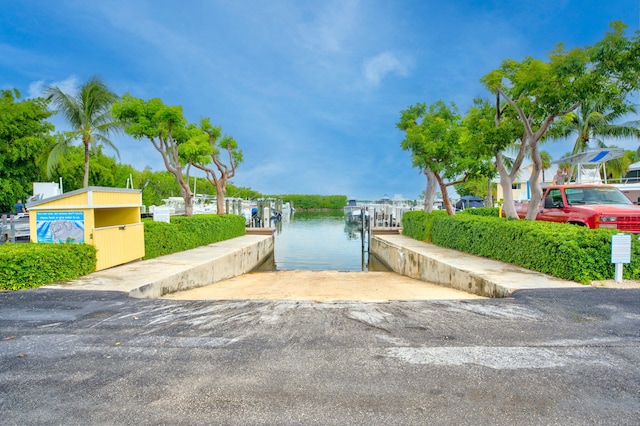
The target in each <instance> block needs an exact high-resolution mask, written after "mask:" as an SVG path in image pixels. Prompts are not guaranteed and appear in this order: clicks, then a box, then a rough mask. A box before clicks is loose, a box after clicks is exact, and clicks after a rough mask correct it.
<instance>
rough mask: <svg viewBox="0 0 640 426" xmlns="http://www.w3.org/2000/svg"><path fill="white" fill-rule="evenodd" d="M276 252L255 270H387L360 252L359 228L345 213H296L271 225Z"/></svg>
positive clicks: (372, 258)
mask: <svg viewBox="0 0 640 426" xmlns="http://www.w3.org/2000/svg"><path fill="white" fill-rule="evenodd" d="M273 226H274V227H275V228H276V233H275V249H274V255H273V257H272V259H267V260H266V261H265V263H263V264H262V265H261V266H260V268H258V270H260V271H274V270H280V271H285V270H312V271H322V270H331V271H387V268H386V267H385V266H384V265H382V263H381V262H380V261H378V260H377V259H376V258H375V256H373V255H372V256H369V255H368V253H365V252H363V250H362V239H361V235H360V232H361V229H360V227H359V226H358V225H357V224H356V223H347V222H346V221H345V218H344V213H343V212H341V211H339V212H296V213H294V214H292V215H291V216H290V217H289V218H287V219H285V220H282V221H281V222H278V223H276V224H274V225H273Z"/></svg>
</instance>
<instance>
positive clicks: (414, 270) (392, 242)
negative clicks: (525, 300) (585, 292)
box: [370, 234, 581, 297]
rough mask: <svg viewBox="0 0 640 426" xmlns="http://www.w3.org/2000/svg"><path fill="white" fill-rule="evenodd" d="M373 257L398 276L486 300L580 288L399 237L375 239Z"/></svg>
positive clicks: (571, 283) (372, 242)
mask: <svg viewBox="0 0 640 426" xmlns="http://www.w3.org/2000/svg"><path fill="white" fill-rule="evenodd" d="M370 250H371V253H372V254H374V255H375V256H376V257H377V258H378V259H379V260H380V261H382V262H383V263H384V264H385V265H386V266H387V267H389V269H391V270H392V271H394V272H397V273H398V274H401V275H405V276H407V277H410V278H415V279H419V280H422V281H428V282H432V283H435V284H438V285H442V286H446V287H451V288H455V289H458V290H463V291H467V292H469V293H475V294H477V295H480V296H486V297H506V296H509V295H510V294H511V293H513V292H514V291H516V290H522V289H534V288H535V289H540V288H568V287H581V285H580V284H578V283H575V282H573V281H567V280H562V279H560V278H555V277H551V276H549V275H545V274H542V273H539V272H535V271H531V270H528V269H525V268H521V267H518V266H515V265H512V264H510V263H504V262H499V261H496V260H492V259H487V258H483V257H478V256H473V255H470V254H466V253H462V252H459V251H456V250H451V249H447V248H444V247H439V246H436V245H433V244H428V243H425V242H422V241H418V240H414V239H413V238H410V237H407V236H404V235H400V234H390V235H374V236H373V237H372V238H371V247H370Z"/></svg>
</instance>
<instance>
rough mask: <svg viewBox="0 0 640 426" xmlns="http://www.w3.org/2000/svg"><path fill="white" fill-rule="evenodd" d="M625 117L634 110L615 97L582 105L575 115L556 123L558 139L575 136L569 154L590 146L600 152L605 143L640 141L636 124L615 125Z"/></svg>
mask: <svg viewBox="0 0 640 426" xmlns="http://www.w3.org/2000/svg"><path fill="white" fill-rule="evenodd" d="M629 113H636V109H635V107H634V106H633V105H630V104H626V103H625V102H624V100H622V99H617V97H608V98H606V99H595V100H585V101H582V103H581V104H580V107H578V109H577V110H576V111H574V112H572V113H570V114H567V115H566V116H565V117H564V119H563V120H561V121H560V122H559V123H558V125H557V126H558V127H559V128H560V129H561V131H560V134H559V135H558V137H562V138H566V137H569V136H571V135H575V136H576V141H575V144H574V146H573V151H572V153H573V154H577V153H579V152H584V151H586V150H587V149H588V148H589V147H590V142H593V143H595V145H596V147H599V148H604V147H607V145H606V143H605V139H629V138H634V139H640V127H639V126H638V121H629V122H626V123H622V124H616V123H617V122H619V121H620V119H622V118H623V117H624V116H625V115H627V114H629Z"/></svg>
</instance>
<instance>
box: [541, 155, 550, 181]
mask: <svg viewBox="0 0 640 426" xmlns="http://www.w3.org/2000/svg"><path fill="white" fill-rule="evenodd" d="M540 158H542V181H543V182H544V181H545V180H544V171H545V170H547V169H548V168H549V167H551V154H549V153H548V152H547V151H540Z"/></svg>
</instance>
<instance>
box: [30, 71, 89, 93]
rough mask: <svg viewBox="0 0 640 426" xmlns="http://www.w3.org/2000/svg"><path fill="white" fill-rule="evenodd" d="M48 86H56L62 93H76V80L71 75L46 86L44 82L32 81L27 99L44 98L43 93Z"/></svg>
mask: <svg viewBox="0 0 640 426" xmlns="http://www.w3.org/2000/svg"><path fill="white" fill-rule="evenodd" d="M48 86H57V87H59V88H60V90H62V92H64V93H67V94H72V95H75V94H76V92H77V91H78V78H77V77H76V76H75V75H71V76H69V77H67V78H66V79H64V80H62V81H54V82H53V83H50V84H46V83H45V82H44V80H38V81H34V82H32V83H31V84H29V98H39V97H44V91H45V89H46V88H47V87H48Z"/></svg>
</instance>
